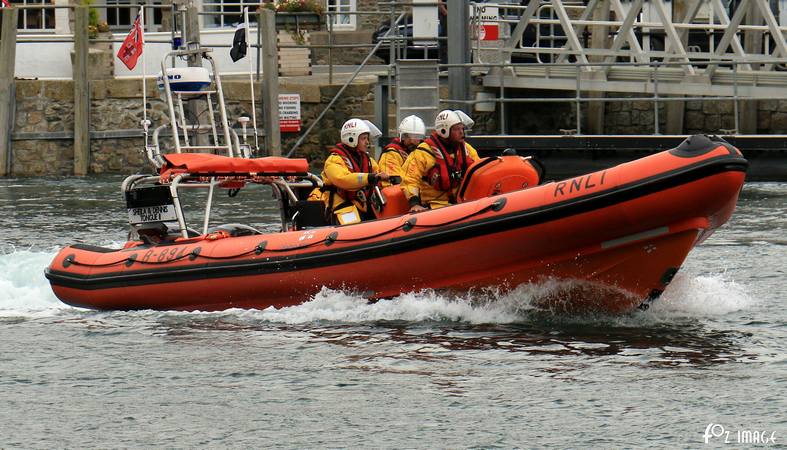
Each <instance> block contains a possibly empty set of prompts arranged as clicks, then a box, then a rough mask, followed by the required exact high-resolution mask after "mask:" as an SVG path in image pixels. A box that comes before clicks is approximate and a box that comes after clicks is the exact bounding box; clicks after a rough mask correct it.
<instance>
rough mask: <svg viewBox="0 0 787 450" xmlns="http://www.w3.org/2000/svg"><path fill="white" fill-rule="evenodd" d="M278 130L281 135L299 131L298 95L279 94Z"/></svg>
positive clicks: (299, 108)
mask: <svg viewBox="0 0 787 450" xmlns="http://www.w3.org/2000/svg"><path fill="white" fill-rule="evenodd" d="M279 129H280V131H281V132H282V133H297V132H299V131H301V95H300V94H279Z"/></svg>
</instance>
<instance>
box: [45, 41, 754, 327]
mask: <svg viewBox="0 0 787 450" xmlns="http://www.w3.org/2000/svg"><path fill="white" fill-rule="evenodd" d="M193 51H194V50H190V51H181V52H178V54H179V55H180V54H186V53H188V52H193ZM198 52H200V53H202V54H203V56H204V57H205V59H207V60H209V61H210V58H209V54H208V52H207V51H205V50H203V49H200V50H198ZM163 73H164V74H166V73H167V71H166V69H164V70H163ZM213 83H214V84H215V85H216V86H215V88H214V89H213V90H211V91H210V92H216V100H217V101H219V102H222V103H223V97H222V95H221V89H220V80H219V78H218V75H217V74H216V73H215V71H214V77H213ZM162 84H163V87H164V90H165V92H166V94H167V96H168V97H169V105H170V107H172V108H173V111H174V110H175V109H174V103H173V100H172V98H173V96H174V97H177V99H178V100H179V101H182V98H183V97H186V96H191V95H202V94H200V92H196V93H195V92H188V91H178V90H173V89H172V88H171V86H170V81H169V80H168V77H167V76H162ZM203 88H204V86H200V87H199V88H197V90H198V91H199V90H200V89H203ZM182 89H185V87H184V88H182ZM180 110H181V111H182V105H181V106H180ZM224 111H225V109H224V108H223V107H221V108H219V115H220V117H221V120H219V128H221V131H222V132H221V133H218V132H217V131H216V128H217V126H216V124H215V123H213V124H212V125H211V126H208V127H206V129H208V130H212V131H213V133H212V135H213V137H214V142H213V146H211V147H210V150H212V151H214V152H219V151H225V150H226V152H227V154H228V155H229V156H219V155H215V154H194V153H187V152H181V151H182V150H189V145H184V146H181V145H180V143H179V139H180V138H181V136H183V137H184V139H186V142H188V139H187V138H186V136H188V133H187V131H188V130H187V127H185V126H179V125H178V123H179V121H178V120H177V118H176V117H175V116H174V113H173V115H171V121H170V122H171V123H170V124H168V125H162V126H161V127H159V128H158V129H157V130H156V132H155V133H154V142H155V145H154V146H149V147H148V156H149V158H150V160H151V162H152V163H153V164H154V166H155V167H156V169H157V173H156V174H151V175H149V176H144V175H133V176H131V177H129V178H127V179H126V180H125V181H124V183H123V191H124V193H125V197H126V202H127V207H128V209H129V219H130V220H129V221H130V224H131V229H132V233H131V238H130V240H129V242H128V243H126V245H125V246H124V248H121V249H109V248H103V247H95V246H89V245H82V244H76V245H72V246H69V247H66V248H65V249H63V250H61V251H60V252H59V253H58V255H57V256H56V257H55V259H54V261H53V262H52V264H51V265H50V266H49V268H48V269H47V270H46V276H47V278H48V279H49V280H50V283H51V285H52V288H53V290H54V292H55V294H56V295H57V296H58V298H60V299H61V300H62V301H63V302H65V303H68V304H70V305H74V306H79V307H86V308H94V309H110V310H114V309H119V310H127V309H161V310H204V311H209V310H222V309H227V308H256V309H264V308H267V307H271V306H273V307H277V308H279V307H284V306H291V305H297V304H299V303H303V302H305V301H308V300H309V299H310V298H312V296H313V295H314V294H316V293H317V292H319V291H320V290H321V289H322V288H323V287H329V288H334V289H345V290H352V291H356V292H360V293H363V295H364V296H365V297H366V298H368V299H370V300H375V299H380V298H389V297H394V296H397V295H399V294H401V293H403V292H410V291H419V290H422V289H447V290H460V291H466V290H469V289H475V288H485V287H495V288H498V289H502V290H508V289H512V288H515V287H516V286H518V285H520V284H523V283H542V282H546V281H550V282H551V281H558V282H559V284H560V285H561V286H563V288H562V289H560V290H559V292H553V293H551V294H550V295H549V296H548V298H544V299H541V300H540V301H541V305H542V306H545V307H555V306H559V307H560V308H562V309H566V310H570V311H587V310H596V311H605V312H611V313H622V312H627V311H631V310H633V309H635V308H637V307H638V306H642V305H647V303H648V302H649V301H651V300H652V299H655V298H657V297H658V295H659V294H660V293H661V292H662V291H663V290H664V289H665V288H666V286H667V285H668V284H669V283H670V281H671V280H672V277H673V276H674V275H675V273H676V272H677V270H678V269H679V268H680V266H681V264H682V263H683V261H684V260H685V258H686V256H687V255H688V253H689V251H690V250H691V249H692V248H693V247H694V246H695V245H697V244H698V243H700V242H702V241H704V240H705V239H707V238H708V237H709V236H710V235H711V234H712V233H713V231H714V230H716V229H717V228H718V227H720V226H721V225H723V224H724V223H725V222H726V221H727V220H728V219H729V218H730V216H731V214H732V212H733V210H734V208H735V204H736V201H737V198H738V194H739V192H740V189H741V187H742V185H743V182H744V178H745V173H746V168H747V166H748V163H747V161H746V160H745V159H744V158H743V156H742V154H741V153H740V151H738V150H737V149H736V148H734V147H733V146H731V145H730V144H728V143H727V142H725V141H723V140H722V139H719V138H715V137H708V136H703V135H697V136H692V137H690V138H688V139H686V141H684V142H683V143H682V144H681V145H680V146H678V147H677V148H675V149H672V150H668V151H664V152H661V153H657V154H654V155H651V156H647V157H645V158H641V159H638V160H635V161H632V162H629V163H625V164H621V165H618V166H615V167H611V168H609V169H606V170H602V171H598V172H593V173H589V174H586V175H582V176H579V177H575V178H572V179H568V180H563V181H558V182H550V183H541V181H542V180H541V178H542V171H541V170H540V167H539V164H538V163H537V162H536V161H534V160H533V159H531V158H523V157H520V156H517V155H506V156H499V157H492V158H485V159H482V160H481V161H478V162H476V163H474V165H473V166H471V167H470V169H469V170H468V172H467V175H466V176H465V178H464V179H463V181H462V184H461V187H460V189H459V195H458V200H459V203H458V204H456V205H451V206H448V207H445V208H440V209H436V210H430V211H426V212H421V213H415V214H412V213H408V212H407V202H406V200H405V199H404V196H403V194H402V192H401V189H399V188H398V187H397V186H391V187H388V188H385V189H379V190H377V193H376V203H375V205H376V207H375V208H374V209H375V213H376V217H377V219H376V220H372V221H367V222H362V223H358V224H353V225H343V226H331V225H328V224H327V223H326V222H325V214H324V211H323V209H322V207H323V205H322V203H321V202H313V201H308V200H307V199H306V198H307V196H308V193H309V191H310V190H311V189H312V188H314V187H319V186H321V184H322V181H321V180H320V178H319V177H317V176H315V175H312V174H310V173H309V172H308V164H307V161H306V160H304V159H288V158H276V157H268V158H250V157H248V153H249V152H248V148H247V147H246V148H244V147H243V146H242V145H241V144H240V143H239V140H238V138H237V136H235V135H233V134H232V133H231V129H229V128H228V127H227V125H226V124H227V120H226V117H225V116H224V114H225V113H224ZM163 127H172V130H173V133H172V134H173V141H174V152H173V153H165V152H162V151H161V146H160V145H159V143H158V134H159V130H161V129H163ZM192 147H193V146H192ZM205 148H206V146H201V147H200V149H203V150H204V149H205ZM238 155H244V156H246V157H240V156H238ZM253 186H263V187H266V188H269V189H271V190H272V191H273V193H274V195H275V197H276V198H277V199H278V203H279V209H280V212H281V227H280V230H281V231H280V232H274V233H263V232H260V231H259V230H257V229H255V228H254V227H251V226H249V225H245V224H219V225H213V224H212V223H211V206H212V205H211V203H212V198H213V196H214V193H215V192H220V191H228V190H235V192H237V190H240V189H247V188H249V189H250V188H252V187H253ZM186 188H197V189H205V190H207V191H208V195H207V202H206V205H205V210H204V218H203V221H202V227H201V229H199V230H195V229H193V228H192V227H190V224H188V223H187V222H186V214H185V213H184V210H183V207H182V205H181V202H180V200H179V199H180V193H181V192H182V190H183V189H186Z"/></svg>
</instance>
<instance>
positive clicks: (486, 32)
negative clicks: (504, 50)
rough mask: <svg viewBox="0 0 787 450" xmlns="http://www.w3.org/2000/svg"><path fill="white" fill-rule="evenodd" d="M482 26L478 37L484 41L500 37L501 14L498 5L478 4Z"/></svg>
mask: <svg viewBox="0 0 787 450" xmlns="http://www.w3.org/2000/svg"><path fill="white" fill-rule="evenodd" d="M476 11H477V12H478V16H479V17H478V18H479V23H480V26H479V27H478V38H479V39H480V40H482V41H496V40H498V39H500V28H499V26H500V25H499V22H497V21H498V20H500V14H499V12H498V10H497V6H486V5H483V4H481V5H476Z"/></svg>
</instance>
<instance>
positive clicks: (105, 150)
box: [10, 77, 376, 176]
mask: <svg viewBox="0 0 787 450" xmlns="http://www.w3.org/2000/svg"><path fill="white" fill-rule="evenodd" d="M374 83H376V77H361V78H360V79H359V80H356V81H355V82H354V83H353V84H351V85H350V86H348V88H347V89H345V91H344V93H343V95H342V96H341V98H340V99H338V100H337V102H336V103H335V104H334V106H333V107H332V108H331V110H330V111H328V112H327V113H326V114H325V116H324V117H323V119H322V120H321V122H320V125H319V127H316V128H315V130H313V131H312V133H311V134H310V136H308V138H307V139H306V141H305V142H303V144H302V145H301V146H300V147H299V149H298V151H297V154H296V155H295V156H299V157H306V158H308V159H309V160H310V161H315V162H321V161H322V160H323V159H324V153H325V149H326V148H327V147H329V146H331V145H334V144H336V142H338V141H339V128H340V127H341V125H342V124H343V123H344V122H345V121H346V120H347V119H349V118H351V117H362V118H367V119H372V118H373V115H374ZM146 85H147V89H146V91H147V118H148V120H150V121H151V122H152V126H151V129H150V135H151V139H150V143H151V144H152V134H153V130H154V129H155V127H157V126H159V125H162V124H168V123H169V117H168V113H167V105H166V102H165V101H164V100H163V99H162V98H161V96H160V95H159V92H158V90H157V88H156V83H155V80H154V79H152V78H150V79H148V80H147V82H146ZM222 87H223V91H224V97H225V103H226V106H227V116H228V120H229V122H230V126H231V127H233V128H235V130H236V132H237V133H238V135H239V136H242V131H241V127H240V124H239V123H238V122H237V119H238V118H239V117H241V116H247V117H251V110H252V106H251V95H250V87H249V83H248V81H247V80H222ZM340 88H341V85H337V84H328V83H327V82H325V83H321V82H319V81H318V80H304V79H296V80H293V81H288V80H286V79H280V83H279V92H280V93H282V94H285V93H286V94H299V95H300V99H301V119H302V123H303V125H302V131H304V130H305V128H306V127H308V126H309V125H310V124H311V123H312V122H313V121H314V120H315V119H316V118H317V116H318V115H319V114H320V113H321V112H322V110H323V109H324V108H325V107H326V106H327V105H328V103H329V102H330V101H331V99H332V98H333V96H334V95H335V94H336V93H337V92H338V91H339V89H340ZM15 90H16V107H15V110H14V117H13V119H14V120H13V130H12V133H11V139H12V141H11V155H10V160H11V161H10V168H11V172H10V174H11V175H12V176H49V175H70V174H72V173H73V168H74V145H73V139H74V84H73V82H72V81H71V80H16V82H15ZM254 92H255V103H256V107H257V126H258V128H260V134H264V132H263V131H262V130H261V127H262V117H261V111H262V109H263V108H265V107H266V106H265V105H263V104H262V95H261V93H262V84H261V83H255V87H254ZM142 104H143V95H142V82H141V80H140V79H109V80H92V81H91V82H90V108H89V109H90V163H89V173H94V174H105V173H130V172H134V171H138V170H140V171H142V170H150V164H149V163H148V161H147V157H146V155H145V154H144V150H145V142H144V136H143V133H142V131H141V125H140V121H141V120H143V117H144V114H143V107H142ZM203 115H205V116H206V115H207V113H203ZM200 121H201V122H204V118H201V119H200ZM166 131H168V129H167V130H166ZM162 133H163V132H162ZM247 136H248V139H250V140H252V139H253V132H252V130H251V126H249V130H248V132H247ZM299 136H300V133H282V149H283V153H286V152H287V151H288V149H290V148H292V146H293V145H294V143H295V142H296V141H297V139H298V137H299ZM168 139H169V138H164V139H163V142H162V146H165V145H167V143H168V142H169V140H168ZM263 142H264V140H263V138H262V137H261V140H260V144H261V146H262V144H263ZM260 156H265V154H263V155H260Z"/></svg>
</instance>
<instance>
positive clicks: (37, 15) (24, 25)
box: [11, 0, 55, 31]
mask: <svg viewBox="0 0 787 450" xmlns="http://www.w3.org/2000/svg"><path fill="white" fill-rule="evenodd" d="M11 3H12V4H15V5H25V6H33V5H51V4H52V2H51V1H47V0H12V1H11ZM17 28H18V29H20V30H27V31H46V30H54V29H55V9H54V8H41V9H20V10H19V19H18V22H17Z"/></svg>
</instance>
